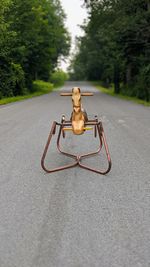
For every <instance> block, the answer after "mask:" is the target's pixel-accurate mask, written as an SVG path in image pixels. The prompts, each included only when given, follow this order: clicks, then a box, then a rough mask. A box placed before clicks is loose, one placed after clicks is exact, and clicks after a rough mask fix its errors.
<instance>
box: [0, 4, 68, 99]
mask: <svg viewBox="0 0 150 267" xmlns="http://www.w3.org/2000/svg"><path fill="white" fill-rule="evenodd" d="M64 21H65V14H64V11H63V9H62V6H61V4H60V1H59V0H1V1H0V98H2V97H8V96H16V95H21V94H25V93H26V91H31V92H32V84H33V81H34V80H35V79H42V80H44V81H48V80H49V78H50V76H51V74H52V73H53V71H54V69H55V67H56V66H57V62H58V59H59V58H60V57H61V56H66V55H68V53H69V48H70V36H69V33H68V31H67V30H66V28H65V26H64Z"/></svg>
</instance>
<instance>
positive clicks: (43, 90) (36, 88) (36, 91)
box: [0, 80, 54, 105]
mask: <svg viewBox="0 0 150 267" xmlns="http://www.w3.org/2000/svg"><path fill="white" fill-rule="evenodd" d="M53 88H54V85H53V84H52V83H48V82H44V81H40V80H37V81H34V83H33V93H31V94H27V95H23V96H14V97H7V98H2V99H0V105H4V104H8V103H12V102H16V101H20V100H24V99H28V98H32V97H35V96H40V95H44V94H48V93H50V92H51V91H52V90H53Z"/></svg>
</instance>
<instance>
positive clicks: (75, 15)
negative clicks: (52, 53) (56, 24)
mask: <svg viewBox="0 0 150 267" xmlns="http://www.w3.org/2000/svg"><path fill="white" fill-rule="evenodd" d="M61 4H62V7H63V9H64V11H65V13H66V16H67V19H66V27H67V28H68V30H69V32H70V34H71V37H72V43H74V40H75V36H81V35H83V32H82V30H81V29H80V27H79V26H78V24H79V25H81V24H83V21H84V19H85V18H87V12H86V9H85V7H84V8H83V7H82V5H83V0H61ZM67 66H68V63H62V68H63V69H64V70H65V69H66V67H67Z"/></svg>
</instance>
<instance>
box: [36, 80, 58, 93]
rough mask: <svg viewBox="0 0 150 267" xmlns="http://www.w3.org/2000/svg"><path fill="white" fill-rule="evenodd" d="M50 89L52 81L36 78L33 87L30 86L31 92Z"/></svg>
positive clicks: (48, 90)
mask: <svg viewBox="0 0 150 267" xmlns="http://www.w3.org/2000/svg"><path fill="white" fill-rule="evenodd" d="M52 89H53V84H52V83H48V82H44V81H41V80H36V81H34V82H33V88H32V92H33V93H37V92H41V93H49V92H50V91H52Z"/></svg>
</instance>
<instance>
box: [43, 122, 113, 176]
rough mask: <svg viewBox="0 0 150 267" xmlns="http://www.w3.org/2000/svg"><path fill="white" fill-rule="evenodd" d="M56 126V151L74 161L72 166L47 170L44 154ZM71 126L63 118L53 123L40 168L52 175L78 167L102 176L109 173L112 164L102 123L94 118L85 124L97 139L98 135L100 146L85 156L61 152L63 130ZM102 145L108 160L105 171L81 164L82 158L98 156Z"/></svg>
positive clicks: (44, 154)
mask: <svg viewBox="0 0 150 267" xmlns="http://www.w3.org/2000/svg"><path fill="white" fill-rule="evenodd" d="M57 126H58V127H59V133H58V137H57V149H58V151H59V152H60V153H61V154H63V155H65V156H67V157H71V158H73V159H74V160H75V162H74V163H72V164H68V165H64V166H61V167H58V168H54V169H48V168H47V167H45V158H46V154H47V151H48V148H49V145H50V142H51V139H52V137H53V135H55V133H56V128H57ZM71 126H72V124H71V121H65V119H64V117H63V118H62V121H61V123H58V122H56V121H54V122H53V125H52V128H51V131H50V134H49V137H48V140H47V143H46V146H45V149H44V152H43V156H42V159H41V166H42V168H43V169H44V171H46V172H47V173H52V172H56V171H62V170H65V169H68V168H72V167H75V166H79V167H81V168H83V169H86V170H89V171H92V172H96V173H98V174H103V175H104V174H107V173H108V172H109V171H110V169H111V165H112V164H111V158H110V154H109V150H108V145H107V142H106V137H105V134H104V129H103V126H102V122H101V121H98V120H97V118H96V119H95V120H88V121H87V122H86V123H85V126H94V135H95V137H97V133H98V137H99V141H100V144H99V147H98V149H97V150H96V151H94V152H90V153H87V154H83V155H74V154H70V153H68V152H65V151H63V150H62V149H61V148H60V138H61V134H62V136H63V138H65V131H64V129H65V127H71ZM103 145H104V148H105V151H106V155H107V160H108V167H107V169H106V170H99V169H94V168H91V167H88V166H86V165H84V164H82V163H81V161H82V159H83V158H86V157H90V156H94V155H97V154H99V153H100V151H101V148H102V146H103Z"/></svg>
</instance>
